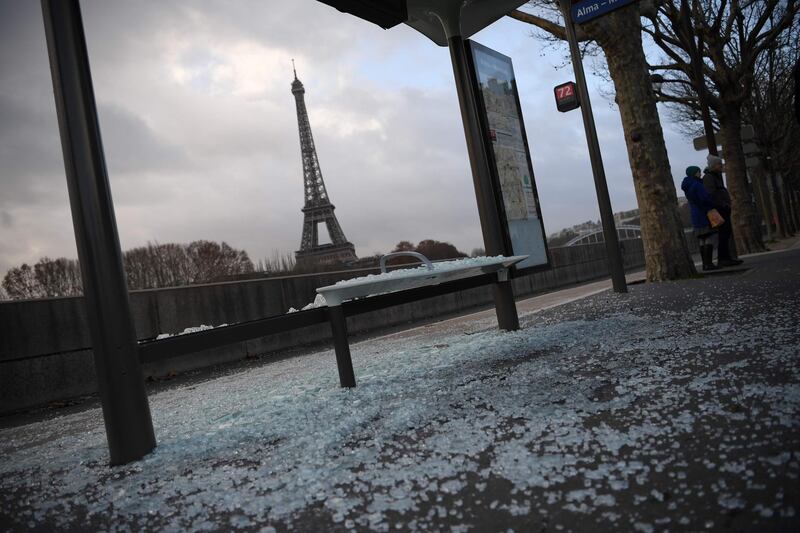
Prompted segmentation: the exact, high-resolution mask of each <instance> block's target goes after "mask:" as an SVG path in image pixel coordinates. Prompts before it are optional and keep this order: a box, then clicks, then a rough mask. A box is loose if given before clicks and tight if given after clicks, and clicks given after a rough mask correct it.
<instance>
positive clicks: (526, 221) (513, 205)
mask: <svg viewBox="0 0 800 533" xmlns="http://www.w3.org/2000/svg"><path fill="white" fill-rule="evenodd" d="M470 48H471V49H472V57H473V62H474V65H475V74H476V76H477V81H478V86H479V89H480V92H481V95H482V100H483V104H484V108H485V112H486V118H487V120H488V127H489V135H490V137H491V139H492V146H493V147H494V160H495V164H496V171H497V174H496V176H497V179H498V182H499V184H500V189H501V191H502V194H503V204H504V207H505V215H506V224H507V227H508V234H509V237H510V239H511V247H512V251H513V254H514V255H528V256H530V257H529V258H528V259H526V260H525V261H523V262H521V263H519V268H520V269H522V268H527V267H535V266H540V265H546V264H547V263H548V260H547V248H546V245H545V238H544V229H543V226H542V221H541V209H540V208H539V202H538V195H537V193H536V183H535V181H534V178H533V168H532V166H531V164H530V157H529V154H528V147H527V143H526V141H525V133H524V132H525V130H524V127H523V123H522V115H521V113H520V111H519V106H518V101H519V99H518V96H517V89H516V84H515V80H514V68H513V67H512V65H511V59H510V58H508V57H506V56H503V55H501V54H498V53H497V52H494V51H493V50H490V49H488V48H486V47H484V46H482V45H479V44H477V43H474V42H470Z"/></svg>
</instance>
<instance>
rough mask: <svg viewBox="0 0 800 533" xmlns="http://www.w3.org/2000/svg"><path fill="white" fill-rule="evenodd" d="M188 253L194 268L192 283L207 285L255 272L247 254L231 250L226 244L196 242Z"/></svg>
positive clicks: (242, 251)
mask: <svg viewBox="0 0 800 533" xmlns="http://www.w3.org/2000/svg"><path fill="white" fill-rule="evenodd" d="M186 252H187V254H188V256H189V262H190V264H191V268H192V271H191V282H192V283H206V282H209V281H215V280H220V279H224V278H226V277H229V276H234V275H237V274H248V273H250V272H253V263H252V261H250V258H249V257H248V256H247V252H245V251H244V250H236V249H234V248H231V247H230V246H229V245H228V244H227V243H225V242H223V243H216V242H212V241H194V242H192V243H191V244H189V247H188V248H187V250H186Z"/></svg>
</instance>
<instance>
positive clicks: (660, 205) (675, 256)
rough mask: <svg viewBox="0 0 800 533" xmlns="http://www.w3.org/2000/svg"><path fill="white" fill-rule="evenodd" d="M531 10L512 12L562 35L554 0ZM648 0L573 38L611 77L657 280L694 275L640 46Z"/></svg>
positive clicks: (648, 259) (650, 270)
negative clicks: (592, 47) (588, 46)
mask: <svg viewBox="0 0 800 533" xmlns="http://www.w3.org/2000/svg"><path fill="white" fill-rule="evenodd" d="M529 4H530V5H531V6H533V7H534V8H535V9H536V12H535V13H526V12H522V11H515V12H513V13H512V14H511V16H512V17H513V18H515V19H517V20H521V21H523V22H527V23H529V24H532V25H534V26H535V27H536V28H539V29H540V30H542V31H544V32H546V33H547V34H549V35H550V36H552V37H555V38H558V39H566V32H565V28H564V27H563V25H562V24H563V22H562V21H563V19H562V17H561V14H560V11H559V10H558V9H557V7H556V2H554V1H553V0H538V1H535V2H530V3H529ZM648 7H651V5H650V2H646V1H645V2H641V3H634V4H631V5H628V6H626V7H623V8H620V9H617V10H616V11H614V12H612V13H610V14H608V15H605V16H603V17H600V18H597V19H595V20H593V21H591V22H588V23H586V24H582V25H581V26H580V28H578V29H579V32H578V38H579V39H581V40H583V41H593V42H595V43H597V45H598V46H599V47H600V48H601V49H602V51H603V53H604V55H605V58H606V62H607V64H608V70H609V74H610V76H611V79H612V80H613V82H614V88H615V90H616V101H617V104H618V106H619V112H620V117H621V119H622V128H623V130H624V135H625V144H626V146H627V149H628V161H629V163H630V167H631V172H632V175H633V184H634V189H635V191H636V198H637V201H638V204H639V211H640V213H641V228H642V241H643V244H644V251H645V264H646V268H647V279H648V280H649V281H661V280H669V279H679V278H685V277H688V276H691V275H693V274H695V269H694V265H693V263H692V260H691V257H690V255H689V251H688V248H687V246H686V241H685V240H684V237H683V228H682V227H681V221H680V216H679V215H678V210H677V207H678V203H677V194H676V191H675V185H674V183H673V180H672V172H671V170H670V164H669V158H668V157H667V148H666V145H665V143H664V134H663V131H662V129H661V120H660V118H659V115H658V110H657V108H656V99H655V95H654V93H653V90H652V87H651V83H650V73H649V70H648V63H647V60H646V58H645V54H644V50H643V47H642V28H641V22H640V15H641V12H640V10H642V9H647V8H648Z"/></svg>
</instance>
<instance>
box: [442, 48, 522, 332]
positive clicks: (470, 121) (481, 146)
mask: <svg viewBox="0 0 800 533" xmlns="http://www.w3.org/2000/svg"><path fill="white" fill-rule="evenodd" d="M447 44H448V46H449V47H450V59H451V61H452V63H453V74H454V76H455V82H456V92H457V93H458V103H459V106H460V108H461V120H462V122H463V123H464V136H465V137H466V140H467V152H468V154H469V162H470V166H471V167H472V181H473V183H474V185H475V197H476V199H477V201H478V217H479V218H480V221H481V231H482V233H483V243H484V246H485V247H486V253H487V254H488V255H503V254H504V253H505V248H504V246H503V229H502V227H501V226H500V224H501V222H500V213H499V212H498V210H497V201H498V200H497V196H496V193H495V190H494V187H493V186H492V177H491V171H490V169H489V155H488V151H489V150H491V149H492V147H491V146H489V145H488V136H487V135H486V132H484V131H482V130H481V126H480V120H479V118H478V114H479V113H480V107H479V104H478V98H477V95H476V94H475V91H474V90H473V87H472V83H471V81H470V75H469V66H468V62H467V50H466V46H465V45H464V39H462V38H461V37H460V36H453V37H450V38H449V39H448V41H447ZM492 293H493V295H494V305H495V312H496V313H497V324H498V326H499V327H500V329H502V330H506V331H513V330H517V329H519V317H518V315H517V306H516V303H515V302H514V290H513V288H512V286H511V282H510V281H504V282H498V283H496V284H494V285H492Z"/></svg>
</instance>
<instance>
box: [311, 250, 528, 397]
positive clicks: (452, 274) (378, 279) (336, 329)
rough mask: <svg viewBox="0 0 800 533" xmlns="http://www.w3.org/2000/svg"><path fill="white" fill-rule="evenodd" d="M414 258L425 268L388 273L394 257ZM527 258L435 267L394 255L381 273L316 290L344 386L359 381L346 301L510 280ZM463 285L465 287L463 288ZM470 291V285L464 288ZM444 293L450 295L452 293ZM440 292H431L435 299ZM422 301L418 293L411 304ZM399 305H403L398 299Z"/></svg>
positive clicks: (392, 254) (398, 254)
mask: <svg viewBox="0 0 800 533" xmlns="http://www.w3.org/2000/svg"><path fill="white" fill-rule="evenodd" d="M398 256H411V257H415V258H417V259H419V260H421V261H422V262H423V263H424V267H419V268H415V269H409V270H395V271H393V272H388V273H387V272H386V261H387V260H388V259H391V258H393V257H398ZM527 257H528V256H526V255H518V256H512V257H496V258H488V260H484V261H480V262H475V263H472V264H469V263H467V264H464V266H450V265H452V263H451V264H450V265H448V263H439V264H437V265H436V266H434V264H433V263H431V261H430V260H429V259H428V258H427V257H425V256H423V255H422V254H419V253H417V252H394V253H391V254H386V255H384V256H383V257H381V262H380V265H381V274H375V275H370V276H366V277H363V278H356V279H353V280H346V281H343V282H339V283H337V284H335V285H328V286H326V287H320V288H318V289H317V293H318V294H321V295H322V296H324V297H325V302H326V303H327V310H328V320H329V321H330V325H331V331H332V333H333V345H334V350H335V352H336V366H337V367H338V369H339V383H340V384H341V386H342V387H355V386H356V378H355V374H354V372H353V361H352V359H351V357H350V344H349V342H348V339H347V321H346V316H345V312H344V310H343V309H342V304H343V303H345V302H355V301H358V302H360V303H362V304H363V303H368V301H369V300H370V299H379V298H380V297H381V296H382V295H386V294H393V295H394V294H396V293H403V292H408V293H412V292H417V293H418V292H419V291H420V290H424V288H425V287H432V286H437V285H446V284H453V283H454V282H458V281H463V280H468V279H470V278H478V277H485V276H486V275H490V276H496V278H497V279H496V280H497V281H500V282H502V281H508V269H509V267H511V266H512V265H514V264H516V263H519V262H520V261H524V260H525V259H527ZM460 286H463V284H462V285H460ZM463 288H469V286H463ZM443 292H451V291H450V290H447V291H443ZM438 293H439V292H438V291H436V292H432V293H431V294H430V295H431V296H435V295H436V294H438ZM417 299H419V294H417V295H416V296H415V297H413V298H412V299H410V300H409V301H413V300H417ZM397 303H404V302H402V301H400V300H397Z"/></svg>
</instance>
